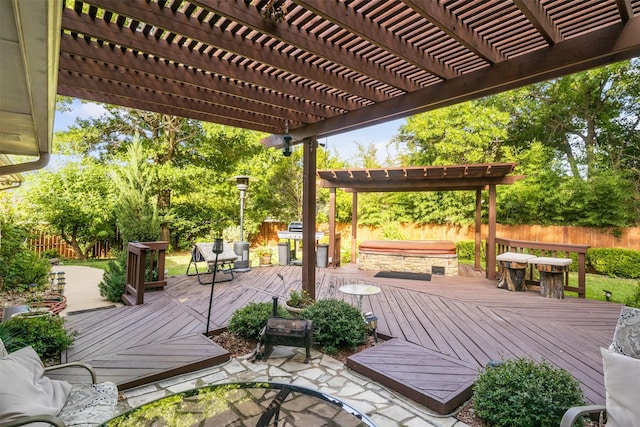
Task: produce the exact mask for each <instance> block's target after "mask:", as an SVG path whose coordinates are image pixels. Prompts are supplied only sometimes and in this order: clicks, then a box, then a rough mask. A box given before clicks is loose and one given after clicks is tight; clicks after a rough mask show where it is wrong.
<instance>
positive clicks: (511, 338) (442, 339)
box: [63, 265, 621, 412]
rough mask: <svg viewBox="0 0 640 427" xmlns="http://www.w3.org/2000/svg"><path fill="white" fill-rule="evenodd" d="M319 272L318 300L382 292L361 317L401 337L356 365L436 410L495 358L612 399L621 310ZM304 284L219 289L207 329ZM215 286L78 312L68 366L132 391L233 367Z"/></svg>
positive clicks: (346, 271) (456, 398)
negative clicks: (525, 362) (549, 371)
mask: <svg viewBox="0 0 640 427" xmlns="http://www.w3.org/2000/svg"><path fill="white" fill-rule="evenodd" d="M461 270H464V269H461ZM317 272H318V274H317V276H316V292H317V297H318V298H319V299H326V298H337V299H341V300H344V301H347V302H349V303H351V302H352V299H351V297H350V296H348V295H345V294H343V293H342V292H340V290H339V288H340V287H341V286H343V285H345V284H351V283H366V284H372V285H375V286H379V287H380V288H381V292H380V293H379V294H377V295H373V296H371V297H365V298H364V299H363V310H365V311H369V310H370V311H373V312H374V313H375V315H376V316H377V317H378V318H379V320H378V332H379V334H380V336H383V337H393V338H394V339H393V340H391V341H387V342H385V343H384V344H382V345H378V346H376V347H374V348H372V349H369V350H367V351H365V352H361V353H358V354H357V355H354V356H351V358H350V362H348V363H351V364H353V366H354V367H353V369H354V370H358V372H361V373H363V374H364V375H368V376H370V378H372V379H373V380H376V381H378V382H380V383H381V384H384V385H387V386H389V387H391V388H393V389H395V390H397V391H399V392H400V393H402V394H404V395H406V396H407V397H410V398H412V399H414V400H416V401H417V402H419V403H421V404H423V405H425V406H427V407H429V408H431V409H433V410H437V411H445V412H447V411H448V410H449V409H451V408H452V406H454V405H457V404H459V402H461V399H462V401H464V400H465V399H466V398H467V396H468V395H469V390H470V388H469V384H472V381H471V380H470V378H471V377H473V379H475V377H476V375H477V372H478V370H479V369H481V367H482V366H485V365H486V363H488V362H489V361H491V360H503V359H510V358H516V357H529V358H533V359H535V360H547V361H548V362H550V363H551V364H553V365H554V366H557V367H560V368H563V369H567V370H568V371H569V372H571V374H572V375H574V377H575V378H576V379H577V380H578V381H579V382H580V384H581V386H582V388H583V391H584V392H585V395H586V397H587V399H588V400H589V402H591V403H596V404H603V403H604V401H605V395H604V380H603V373H602V361H601V356H600V351H599V347H601V346H608V345H609V343H610V341H611V338H612V336H613V331H614V329H615V324H616V321H617V318H618V315H619V312H620V308H621V305H620V304H615V303H607V302H602V301H589V300H584V299H578V298H574V297H567V298H565V299H563V300H556V299H549V298H542V297H541V296H540V295H539V294H538V293H537V292H533V291H527V292H508V291H505V290H502V289H497V288H496V286H495V285H496V283H495V281H490V280H487V279H485V278H483V277H479V276H478V274H476V273H477V272H472V273H473V274H471V275H472V276H473V277H444V276H433V277H432V280H431V281H429V282H424V281H412V280H401V279H386V278H376V277H373V274H374V272H364V271H359V270H357V269H356V268H355V267H354V266H352V265H347V266H345V268H338V269H329V268H326V269H318V270H317ZM467 273H468V272H467ZM278 274H281V275H282V276H283V277H284V281H283V280H282V279H280V277H278ZM300 278H301V269H300V268H299V267H295V266H272V267H265V268H254V269H252V270H251V271H250V272H247V273H239V274H236V278H235V279H234V280H233V281H231V282H223V283H216V284H215V287H214V296H213V304H212V310H211V325H210V328H209V330H214V329H219V328H224V327H226V325H227V324H228V322H229V319H230V318H231V316H232V314H233V312H234V311H235V310H237V309H238V308H240V307H243V306H245V305H246V304H248V303H251V302H271V301H272V297H273V296H277V297H279V298H280V299H281V300H282V299H284V298H286V296H287V295H288V293H289V290H290V289H300V286H301V281H300ZM210 286H211V285H200V284H198V282H197V279H196V278H195V277H194V276H186V275H181V276H178V277H171V278H169V279H168V283H167V286H166V287H165V288H164V290H162V291H153V292H147V293H145V304H143V305H140V306H134V307H118V308H110V309H105V310H99V311H95V312H85V313H79V314H75V315H69V316H68V317H67V327H68V328H70V329H74V330H77V331H78V335H77V337H76V342H75V343H74V345H73V346H72V347H70V348H69V349H68V350H67V352H66V355H65V356H66V358H65V360H63V361H67V360H68V361H72V360H80V359H84V360H89V361H91V363H94V364H97V366H98V368H99V375H100V376H101V378H110V379H113V380H115V381H116V383H118V384H119V386H120V387H121V388H127V387H132V386H135V385H140V384H144V383H145V382H149V381H156V380H159V379H162V378H166V377H168V376H171V375H175V374H176V373H182V372H189V370H193V369H196V368H198V367H204V366H205V365H207V364H209V366H210V364H211V363H220V361H221V360H226V359H225V357H226V358H227V359H228V357H229V356H228V354H226V352H225V351H224V350H222V349H220V348H219V347H218V346H217V345H215V343H213V342H212V341H211V340H209V339H208V338H206V337H205V336H204V335H203V334H204V331H205V329H206V328H205V323H206V319H207V311H208V305H209V295H210V292H211V287H210ZM196 337H197V338H196ZM181 340H184V341H181ZM166 343H175V345H176V349H172V348H171V346H167V344H166ZM390 343H392V344H390ZM183 350H185V351H183ZM145 358H146V359H147V360H146V362H145ZM425 358H428V359H425ZM150 361H152V362H150ZM180 364H182V366H179V365H180ZM356 365H357V368H355V366H356ZM471 371H473V374H471ZM470 381H471V382H470Z"/></svg>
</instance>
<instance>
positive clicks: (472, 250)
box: [456, 240, 486, 261]
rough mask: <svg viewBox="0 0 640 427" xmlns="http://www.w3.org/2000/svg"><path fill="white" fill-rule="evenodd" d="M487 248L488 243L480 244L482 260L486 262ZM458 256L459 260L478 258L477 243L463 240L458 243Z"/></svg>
mask: <svg viewBox="0 0 640 427" xmlns="http://www.w3.org/2000/svg"><path fill="white" fill-rule="evenodd" d="M485 247H486V242H485V241H482V242H481V243H480V260H482V261H484V260H485ZM456 254H457V255H458V259H471V260H473V259H475V257H476V242H474V241H473V240H461V241H459V242H456Z"/></svg>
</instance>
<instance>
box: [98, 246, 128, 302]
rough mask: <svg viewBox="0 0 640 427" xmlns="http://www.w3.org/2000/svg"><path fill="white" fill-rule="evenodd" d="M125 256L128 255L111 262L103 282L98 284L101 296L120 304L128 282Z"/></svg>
mask: <svg viewBox="0 0 640 427" xmlns="http://www.w3.org/2000/svg"><path fill="white" fill-rule="evenodd" d="M125 256H126V254H121V255H120V257H118V258H117V259H115V260H111V261H109V263H108V264H107V268H106V269H105V271H104V275H103V276H102V281H101V282H100V283H99V284H98V289H99V290H100V295H101V296H103V297H105V298H106V299H107V300H109V301H113V302H120V301H121V299H122V294H123V293H124V288H125V283H126V281H127V269H126V262H125V260H124V259H125V258H124V257H125Z"/></svg>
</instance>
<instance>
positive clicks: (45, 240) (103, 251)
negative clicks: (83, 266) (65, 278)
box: [28, 233, 111, 258]
mask: <svg viewBox="0 0 640 427" xmlns="http://www.w3.org/2000/svg"><path fill="white" fill-rule="evenodd" d="M28 245H29V247H30V248H31V250H32V251H34V252H35V253H36V254H37V255H38V256H40V254H41V253H43V252H45V251H48V250H55V251H57V252H58V254H59V255H60V256H61V257H63V258H75V257H76V251H75V250H74V249H73V248H72V247H71V246H70V245H68V244H67V242H65V241H64V240H62V238H61V237H60V236H49V235H47V234H45V233H40V234H39V235H38V236H37V237H36V238H33V239H30V240H29V243H28ZM110 251H111V247H110V245H109V242H108V241H106V240H102V241H98V242H96V244H95V245H94V246H93V248H92V249H91V251H90V253H89V258H107V257H108V256H110V254H109V252H110Z"/></svg>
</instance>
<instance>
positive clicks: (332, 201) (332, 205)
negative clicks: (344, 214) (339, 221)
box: [327, 187, 340, 268]
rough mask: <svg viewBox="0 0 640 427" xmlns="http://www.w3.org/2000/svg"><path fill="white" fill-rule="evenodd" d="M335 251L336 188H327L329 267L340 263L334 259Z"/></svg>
mask: <svg viewBox="0 0 640 427" xmlns="http://www.w3.org/2000/svg"><path fill="white" fill-rule="evenodd" d="M335 252H336V189H335V188H333V187H332V188H330V189H329V256H330V257H331V260H330V262H329V264H327V265H330V266H331V267H334V268H335V267H336V266H337V265H340V262H339V261H340V260H338V262H337V263H336V260H335V255H334V254H335Z"/></svg>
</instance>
